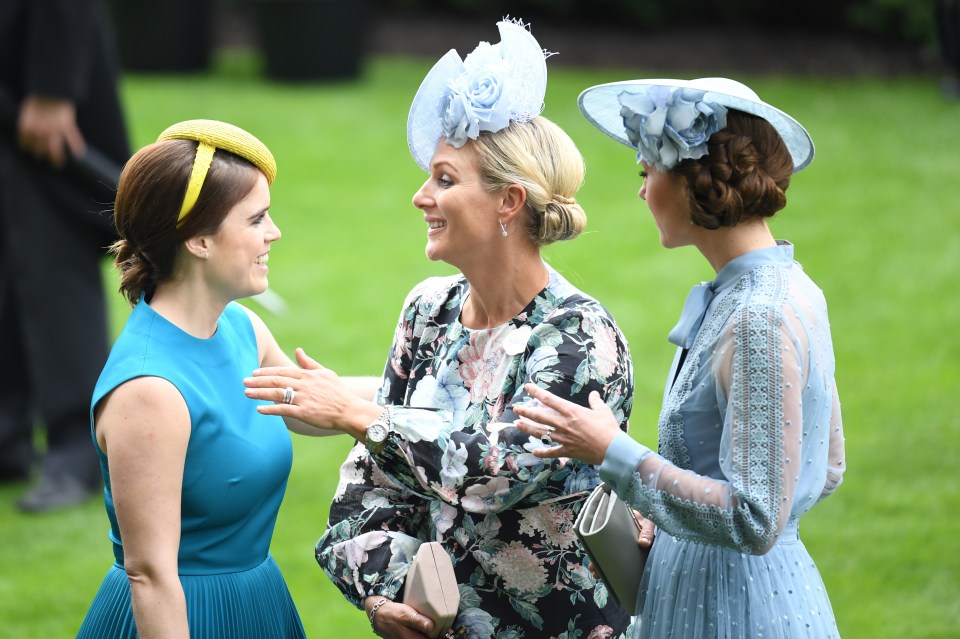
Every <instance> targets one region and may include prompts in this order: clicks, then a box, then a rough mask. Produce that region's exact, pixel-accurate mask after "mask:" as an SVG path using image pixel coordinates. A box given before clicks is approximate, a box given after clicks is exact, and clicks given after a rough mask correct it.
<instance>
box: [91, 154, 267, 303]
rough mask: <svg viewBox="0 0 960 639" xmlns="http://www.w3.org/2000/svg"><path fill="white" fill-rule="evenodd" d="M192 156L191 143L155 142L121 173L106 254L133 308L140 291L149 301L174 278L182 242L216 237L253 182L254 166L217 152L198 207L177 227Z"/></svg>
mask: <svg viewBox="0 0 960 639" xmlns="http://www.w3.org/2000/svg"><path fill="white" fill-rule="evenodd" d="M196 155H197V142H195V141H193V140H166V141H163V142H156V143H154V144H151V145H149V146H146V147H144V148H142V149H140V150H139V151H137V152H136V153H135V154H134V155H133V157H132V158H130V160H129V161H128V162H127V164H126V165H125V166H124V168H123V172H122V173H121V174H120V182H119V184H118V186H117V196H116V201H115V204H114V220H115V222H116V226H117V231H118V232H119V235H120V238H121V239H120V240H118V241H117V242H115V243H114V244H113V245H112V246H111V247H110V252H111V253H112V254H113V255H114V256H115V259H114V266H116V268H117V269H118V270H119V271H120V292H121V293H122V294H123V296H124V297H126V298H127V301H128V302H129V303H130V305H131V306H132V305H135V304H136V303H137V301H138V300H139V299H140V295H141V293H143V294H145V295H146V297H147V299H148V300H149V298H150V297H151V296H152V295H153V293H154V292H155V291H156V290H157V286H159V285H160V284H163V283H164V282H167V281H169V280H170V279H171V278H172V277H173V275H174V269H175V266H176V263H177V256H178V255H179V253H180V252H181V251H182V250H185V249H184V248H183V243H184V242H185V241H186V240H188V239H189V238H191V237H195V236H197V235H209V234H213V233H216V232H217V230H218V229H219V228H220V224H221V223H222V222H223V220H224V218H225V217H226V216H227V214H228V213H229V212H230V210H231V209H232V208H233V207H234V206H235V205H236V204H237V203H238V202H240V200H242V199H243V198H244V197H246V196H247V195H248V194H249V193H250V191H251V190H253V187H254V185H255V184H256V179H257V174H258V172H259V170H258V169H257V168H256V166H254V165H253V164H252V163H251V162H249V161H247V160H245V159H243V158H241V157H240V156H238V155H235V154H233V153H230V152H229V151H224V150H223V149H217V150H216V152H215V153H214V156H213V160H212V161H211V163H210V169H209V171H208V173H207V176H206V179H205V181H204V183H203V189H202V190H201V191H200V194H199V196H198V197H197V201H196V204H195V205H194V206H193V208H192V209H191V210H190V213H189V215H187V216H186V217H185V218H184V219H183V223H182V224H181V225H180V226H179V227H178V226H177V217H178V214H179V211H180V206H181V204H182V203H183V198H184V192H185V191H186V188H187V183H188V181H189V180H190V173H191V170H192V168H193V162H194V158H195V157H196Z"/></svg>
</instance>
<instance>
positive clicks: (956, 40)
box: [934, 0, 960, 100]
mask: <svg viewBox="0 0 960 639" xmlns="http://www.w3.org/2000/svg"><path fill="white" fill-rule="evenodd" d="M934 20H935V23H936V28H937V41H938V42H939V43H940V55H941V57H942V59H943V64H944V66H945V67H946V74H945V75H944V78H943V82H942V85H941V89H942V90H943V95H944V97H946V98H947V99H948V100H957V99H960V0H936V2H935V3H934Z"/></svg>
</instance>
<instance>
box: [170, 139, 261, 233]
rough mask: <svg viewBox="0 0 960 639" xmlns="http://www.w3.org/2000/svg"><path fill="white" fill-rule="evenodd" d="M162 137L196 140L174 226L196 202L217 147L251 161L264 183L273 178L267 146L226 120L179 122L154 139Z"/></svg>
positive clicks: (181, 220) (178, 223) (179, 222)
mask: <svg viewBox="0 0 960 639" xmlns="http://www.w3.org/2000/svg"><path fill="white" fill-rule="evenodd" d="M165 140H194V141H195V142H197V143H198V144H197V155H196V157H195V158H194V160H193V170H192V171H191V172H190V182H189V183H188V184H187V190H186V192H185V193H184V195H183V204H182V205H181V206H180V214H179V215H178V217H177V226H180V224H181V223H182V222H183V218H185V217H186V216H187V214H188V213H190V211H191V210H192V209H193V205H194V204H196V203H197V198H198V197H199V196H200V189H202V188H203V182H204V180H205V179H206V178H207V171H208V170H210V163H211V162H212V161H213V153H214V151H216V150H217V149H223V150H224V151H229V152H230V153H234V154H236V155H239V156H240V157H242V158H243V159H245V160H248V161H249V162H251V163H253V165H254V166H256V167H257V168H258V169H260V170H261V171H262V172H263V175H264V176H265V177H266V178H267V184H273V180H274V179H275V178H276V177H277V162H276V160H274V159H273V154H272V153H270V149H268V148H267V147H266V145H264V144H263V142H261V141H260V140H258V139H257V138H256V137H254V136H253V135H251V134H250V133H247V132H246V131H244V130H243V129H241V128H240V127H236V126H233V125H232V124H227V123H226V122H219V121H217V120H187V121H186V122H180V123H177V124H174V125H173V126H171V127H168V128H167V130H165V131H164V132H163V133H161V134H160V137H158V138H157V142H163V141H165Z"/></svg>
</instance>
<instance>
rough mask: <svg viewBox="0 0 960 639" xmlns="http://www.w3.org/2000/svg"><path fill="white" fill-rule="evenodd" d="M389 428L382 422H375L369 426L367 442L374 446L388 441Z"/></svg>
mask: <svg viewBox="0 0 960 639" xmlns="http://www.w3.org/2000/svg"><path fill="white" fill-rule="evenodd" d="M387 434H388V433H387V427H386V426H384V425H383V424H381V423H380V422H373V423H372V424H370V425H369V426H367V441H370V442H373V443H374V444H379V443H382V442H383V441H385V440H386V439H387Z"/></svg>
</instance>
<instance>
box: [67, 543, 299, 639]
mask: <svg viewBox="0 0 960 639" xmlns="http://www.w3.org/2000/svg"><path fill="white" fill-rule="evenodd" d="M180 583H181V584H183V594H184V596H185V598H186V602H187V622H188V624H189V627H190V637H191V639H264V638H265V637H270V638H278V639H302V638H304V637H305V636H306V635H305V633H304V631H303V624H302V623H301V622H300V616H299V614H297V609H296V606H294V603H293V598H292V597H291V596H290V591H289V590H288V589H287V584H286V582H285V581H284V579H283V575H282V574H281V573H280V568H279V567H278V566H277V564H276V562H274V560H273V557H270V556H268V557H267V559H266V560H265V561H264V562H263V563H262V564H260V565H259V566H257V567H256V568H253V569H251V570H245V571H242V572H232V573H224V574H216V575H180ZM138 636H139V635H138V634H137V627H136V624H135V623H134V619H133V606H132V605H131V601H130V582H129V581H128V579H127V574H126V573H125V572H124V570H123V568H120V567H119V566H117V565H114V566H112V567H111V568H110V570H109V571H107V575H106V577H104V579H103V583H102V584H101V585H100V590H99V591H98V592H97V595H96V597H95V598H94V600H93V603H92V604H91V605H90V609H89V610H88V611H87V616H86V618H85V619H84V620H83V625H82V626H80V632H79V633H78V634H77V638H78V639H136V638H137V637H138Z"/></svg>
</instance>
